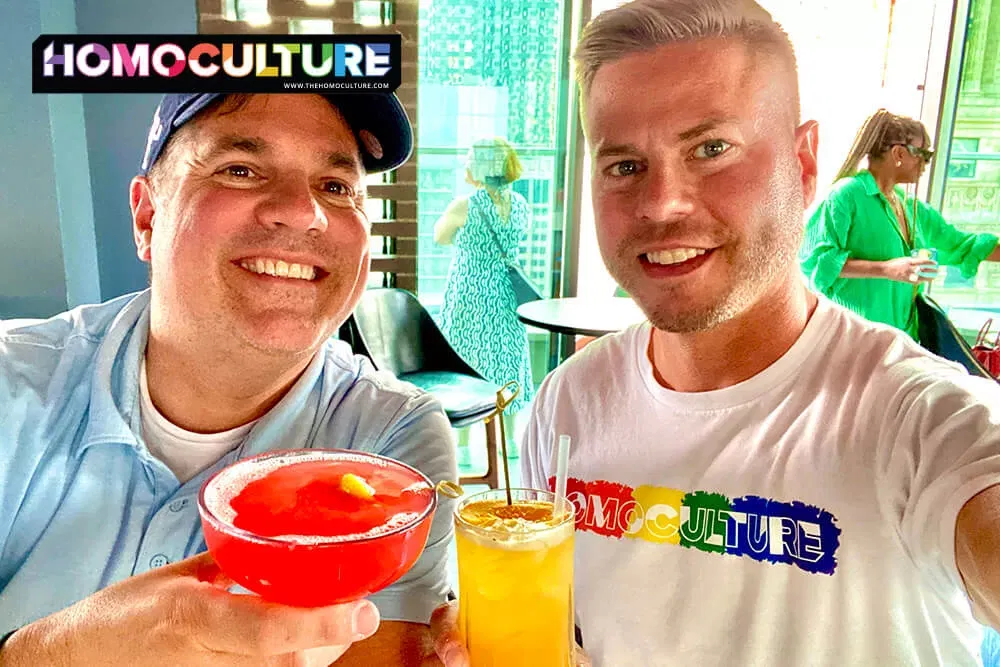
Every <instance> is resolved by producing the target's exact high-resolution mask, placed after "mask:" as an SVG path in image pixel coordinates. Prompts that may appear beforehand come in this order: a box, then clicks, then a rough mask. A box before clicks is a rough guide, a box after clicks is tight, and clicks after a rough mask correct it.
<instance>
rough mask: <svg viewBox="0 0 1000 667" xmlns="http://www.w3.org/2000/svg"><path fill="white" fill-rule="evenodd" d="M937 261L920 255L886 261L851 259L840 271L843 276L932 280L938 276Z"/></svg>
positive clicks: (897, 279)
mask: <svg viewBox="0 0 1000 667" xmlns="http://www.w3.org/2000/svg"><path fill="white" fill-rule="evenodd" d="M936 268H937V262H934V261H933V260H930V259H922V258H920V257H897V258H896V259H890V260H888V261H885V262H874V261H870V260H867V259H849V260H847V261H846V262H844V268H843V269H841V271H840V277H841V278H885V279H886V280H895V281H898V282H901V283H918V282H931V281H933V280H934V278H936V277H937V272H936V271H935V269H936Z"/></svg>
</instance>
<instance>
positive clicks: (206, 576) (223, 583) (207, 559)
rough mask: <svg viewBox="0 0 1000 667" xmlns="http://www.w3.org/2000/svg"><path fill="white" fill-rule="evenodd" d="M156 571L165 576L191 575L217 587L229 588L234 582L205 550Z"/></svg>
mask: <svg viewBox="0 0 1000 667" xmlns="http://www.w3.org/2000/svg"><path fill="white" fill-rule="evenodd" d="M156 572H159V573H160V574H163V575H167V576H175V577H192V578H194V579H197V580H198V581H200V582H203V583H206V584H211V585H212V586H216V587H218V588H229V587H230V586H232V585H233V584H235V583H236V582H235V581H233V580H232V579H231V578H230V577H229V576H228V575H227V574H226V573H225V572H223V571H222V568H220V567H219V565H218V563H216V562H215V559H213V558H212V554H210V553H208V552H207V551H205V552H203V553H200V554H198V555H197V556H192V557H191V558H185V559H184V560H180V561H177V562H176V563H172V564H170V565H167V566H165V567H161V568H160V569H159V570H156Z"/></svg>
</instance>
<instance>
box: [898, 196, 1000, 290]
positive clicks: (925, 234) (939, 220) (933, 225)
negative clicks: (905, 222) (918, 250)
mask: <svg viewBox="0 0 1000 667" xmlns="http://www.w3.org/2000/svg"><path fill="white" fill-rule="evenodd" d="M909 206H911V205H910V204H908V205H907V207H908V208H909ZM917 221H918V223H919V229H918V230H917V234H918V237H921V240H922V241H923V245H924V247H927V248H936V249H937V253H938V258H937V259H938V262H940V263H941V264H945V265H947V266H955V267H958V269H959V270H960V271H961V272H962V276H963V277H964V278H966V279H969V278H972V277H974V276H975V275H976V272H977V271H978V270H979V264H980V263H982V262H983V261H985V260H992V261H1000V252H998V251H997V241H998V237H997V236H996V235H995V234H987V233H980V234H974V233H971V232H963V231H962V230H960V229H958V228H957V227H955V226H954V225H952V224H950V223H949V222H948V221H947V220H945V219H944V217H943V216H942V215H941V214H940V213H939V212H938V211H937V210H935V209H934V208H933V207H931V206H929V205H928V204H926V203H924V202H922V201H918V202H917Z"/></svg>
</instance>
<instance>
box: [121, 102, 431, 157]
mask: <svg viewBox="0 0 1000 667" xmlns="http://www.w3.org/2000/svg"><path fill="white" fill-rule="evenodd" d="M222 96H223V94H222V93H200V94H187V95H181V94H170V95H164V96H163V99H162V100H160V105H159V106H158V107H156V113H154V114H153V124H152V125H151V126H150V128H149V135H148V137H147V138H146V153H145V154H144V155H143V157H142V164H141V165H140V166H139V173H140V174H143V175H145V174H146V173H148V172H149V169H150V168H151V167H152V166H153V164H154V163H155V162H156V159H157V158H158V157H160V153H162V152H163V147H164V146H166V145H167V141H168V140H169V139H170V137H171V135H173V133H174V132H176V131H177V128H179V127H181V126H182V125H184V123H186V122H188V121H189V120H191V119H192V118H194V117H195V116H197V115H198V113H199V112H200V111H202V110H204V109H205V107H207V106H208V105H209V104H211V103H212V102H213V101H215V100H216V99H218V98H220V97H222ZM323 97H326V98H327V99H328V100H330V102H331V103H332V104H333V105H334V106H335V107H337V109H338V110H339V111H340V113H341V115H343V117H344V120H346V121H347V124H348V126H350V128H351V130H352V131H353V132H354V138H355V139H356V140H357V142H358V150H359V152H360V153H361V163H362V164H363V165H364V167H365V170H366V171H367V172H368V173H369V174H374V173H378V172H380V171H389V170H390V169H395V168H396V167H398V166H400V165H401V164H403V163H404V162H406V161H407V160H408V159H409V157H410V153H412V152H413V128H412V127H411V126H410V120H409V118H407V116H406V111H404V110H403V105H402V104H401V103H400V102H399V99H397V98H396V96H395V95H393V94H384V93H375V94H371V95H369V94H362V93H350V94H343V95H324V96H323Z"/></svg>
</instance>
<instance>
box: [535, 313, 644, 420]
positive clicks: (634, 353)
mask: <svg viewBox="0 0 1000 667" xmlns="http://www.w3.org/2000/svg"><path fill="white" fill-rule="evenodd" d="M649 332H650V325H649V323H641V324H635V325H632V326H630V327H628V328H627V329H624V330H622V331H619V332H617V333H613V334H607V335H605V336H601V337H600V338H598V339H596V340H594V341H593V342H591V343H588V344H587V345H586V346H585V347H584V348H583V349H582V350H580V351H579V352H577V353H576V354H574V355H573V356H571V357H570V358H569V359H567V360H566V361H565V362H563V363H562V364H560V365H559V366H558V367H557V368H556V369H555V370H554V371H552V372H551V373H549V375H548V376H547V377H546V378H545V380H544V381H543V382H542V385H541V387H540V388H539V390H538V394H537V396H536V399H535V401H536V403H537V405H538V407H539V409H541V410H545V409H554V407H555V404H556V403H557V402H558V403H561V402H564V401H569V402H570V403H574V404H584V403H587V402H590V401H592V400H598V401H603V400H604V399H603V398H601V397H602V396H606V395H608V394H609V393H611V394H613V393H617V392H618V389H619V388H620V385H621V384H622V383H625V382H628V380H629V378H630V377H631V376H632V374H633V373H635V372H636V369H637V360H638V358H639V355H641V354H642V350H643V349H644V347H645V345H646V343H647V342H648V341H649Z"/></svg>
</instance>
